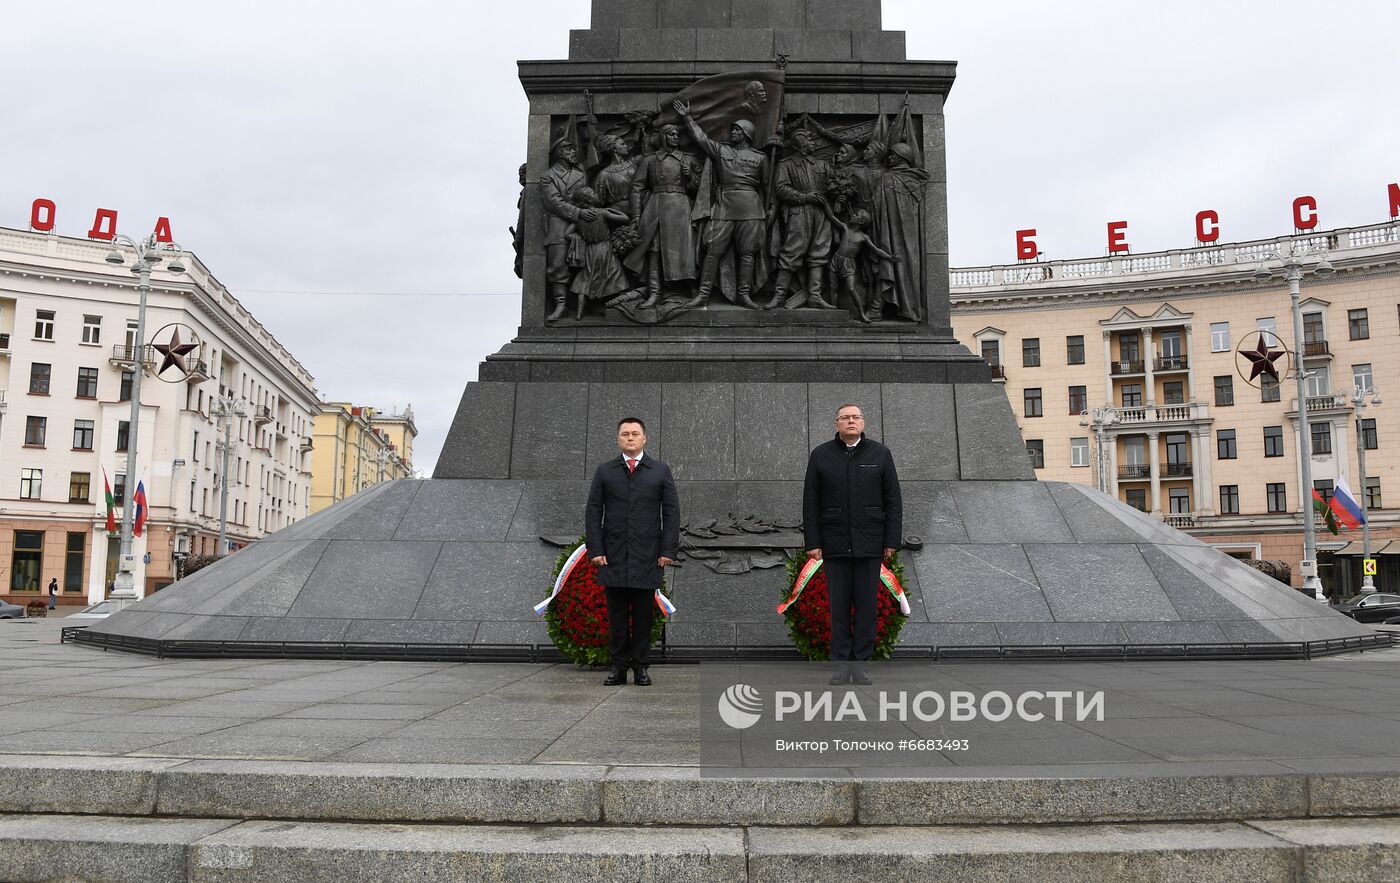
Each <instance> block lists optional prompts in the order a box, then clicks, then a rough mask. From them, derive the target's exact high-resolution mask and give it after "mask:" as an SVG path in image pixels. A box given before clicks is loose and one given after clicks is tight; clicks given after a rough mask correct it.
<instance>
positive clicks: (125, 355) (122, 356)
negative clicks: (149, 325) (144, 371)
mask: <svg viewBox="0 0 1400 883" xmlns="http://www.w3.org/2000/svg"><path fill="white" fill-rule="evenodd" d="M107 361H109V362H111V363H112V364H113V365H118V366H121V367H123V368H127V367H130V366H132V365H135V364H136V347H134V346H127V345H126V344H121V343H119V344H117V345H116V346H114V347H112V355H111V358H109V359H108V360H107ZM155 361H156V351H155V347H153V346H151V345H150V344H146V345H145V346H143V347H141V364H142V365H144V366H145V367H147V368H150V367H152V366H153V365H154V364H155Z"/></svg>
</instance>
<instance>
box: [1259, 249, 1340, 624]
mask: <svg viewBox="0 0 1400 883" xmlns="http://www.w3.org/2000/svg"><path fill="white" fill-rule="evenodd" d="M1312 258H1317V259H1318V260H1317V266H1315V267H1313V273H1315V274H1317V275H1318V276H1330V275H1332V272H1333V270H1332V265H1331V264H1330V263H1328V262H1327V249H1325V248H1320V247H1318V246H1312V245H1307V244H1306V243H1300V242H1294V243H1291V244H1290V245H1289V248H1288V250H1287V251H1283V250H1280V249H1270V250H1269V251H1267V252H1265V253H1264V254H1263V255H1262V256H1261V257H1260V259H1259V268H1258V269H1257V270H1255V271H1254V281H1256V282H1268V281H1269V280H1270V279H1272V278H1273V273H1272V272H1270V270H1269V268H1268V267H1267V266H1265V262H1266V261H1270V260H1275V261H1279V262H1280V263H1282V264H1283V278H1284V281H1286V282H1287V283H1288V296H1289V299H1290V301H1291V302H1292V305H1293V351H1294V352H1293V376H1294V379H1296V380H1297V381H1298V461H1299V483H1300V484H1301V485H1302V487H1301V488H1300V489H1299V495H1300V496H1301V498H1302V502H1303V560H1302V562H1301V564H1300V565H1299V568H1298V569H1299V571H1300V572H1301V573H1302V575H1303V589H1304V590H1305V591H1307V592H1309V593H1310V594H1311V595H1312V596H1313V598H1314V600H1317V601H1321V602H1323V603H1326V602H1327V596H1326V595H1324V594H1323V592H1322V580H1320V579H1318V577H1317V538H1316V537H1315V536H1314V535H1313V531H1314V529H1315V528H1314V522H1313V505H1312V491H1313V483H1312V438H1311V436H1310V435H1309V433H1310V432H1311V431H1312V427H1311V426H1309V425H1308V389H1307V376H1308V375H1307V372H1306V371H1305V370H1303V307H1302V302H1301V300H1300V299H1299V289H1300V287H1301V282H1302V281H1303V265H1304V263H1305V262H1307V261H1309V260H1310V259H1312Z"/></svg>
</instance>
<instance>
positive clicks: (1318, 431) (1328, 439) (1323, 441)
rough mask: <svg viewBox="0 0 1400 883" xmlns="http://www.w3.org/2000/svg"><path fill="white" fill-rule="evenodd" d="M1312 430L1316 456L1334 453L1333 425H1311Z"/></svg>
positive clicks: (1313, 450)
mask: <svg viewBox="0 0 1400 883" xmlns="http://www.w3.org/2000/svg"><path fill="white" fill-rule="evenodd" d="M1309 426H1310V427H1311V429H1312V434H1311V435H1312V452H1313V453H1314V454H1330V453H1332V424H1331V423H1311V424H1309Z"/></svg>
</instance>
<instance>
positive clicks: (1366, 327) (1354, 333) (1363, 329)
mask: <svg viewBox="0 0 1400 883" xmlns="http://www.w3.org/2000/svg"><path fill="white" fill-rule="evenodd" d="M1347 330H1348V331H1350V332H1351V339H1352V340H1365V339H1366V338H1368V337H1370V336H1371V322H1370V320H1369V319H1367V318H1366V310H1365V309H1360V310H1347Z"/></svg>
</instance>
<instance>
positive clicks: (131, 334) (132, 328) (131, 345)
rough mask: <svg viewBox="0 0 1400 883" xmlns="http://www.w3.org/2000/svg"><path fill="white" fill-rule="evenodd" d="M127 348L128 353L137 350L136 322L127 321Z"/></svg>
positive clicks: (133, 320)
mask: <svg viewBox="0 0 1400 883" xmlns="http://www.w3.org/2000/svg"><path fill="white" fill-rule="evenodd" d="M126 348H127V350H128V351H130V350H135V349H136V320H135V319H127V320H126Z"/></svg>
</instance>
